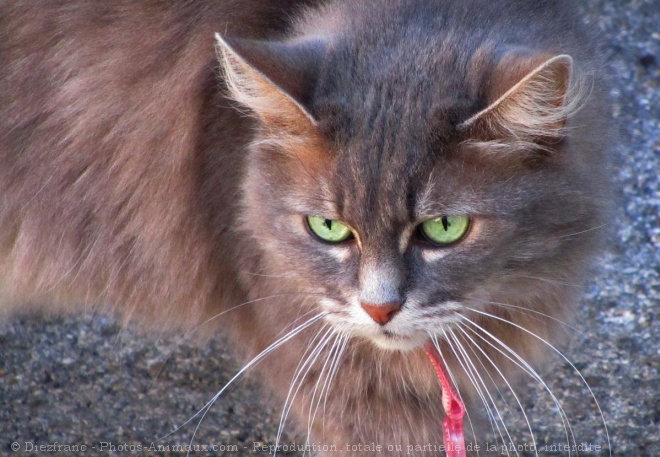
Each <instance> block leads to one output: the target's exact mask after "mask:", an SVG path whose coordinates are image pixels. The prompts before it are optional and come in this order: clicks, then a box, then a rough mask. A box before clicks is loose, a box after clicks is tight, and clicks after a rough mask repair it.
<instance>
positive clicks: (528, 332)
mask: <svg viewBox="0 0 660 457" xmlns="http://www.w3.org/2000/svg"><path fill="white" fill-rule="evenodd" d="M467 309H470V308H467ZM471 311H473V312H475V313H477V314H481V315H483V316H487V317H491V318H493V319H496V320H499V321H501V322H504V323H507V324H509V325H512V326H514V327H516V328H518V329H520V330H522V331H523V332H525V333H527V334H529V335H531V336H533V337H534V338H536V339H537V340H539V341H541V342H542V343H543V344H545V345H546V346H548V347H549V348H550V349H552V350H553V351H554V352H555V353H557V355H559V356H560V357H561V358H562V359H563V360H564V361H565V362H566V363H568V364H569V365H570V366H571V368H572V369H573V370H574V371H575V373H576V374H577V375H578V376H579V377H580V379H581V380H582V382H583V383H584V385H585V387H586V388H587V389H588V390H589V393H590V394H591V398H593V400H594V403H595V404H596V408H597V409H598V413H599V414H600V418H601V421H602V422H603V427H604V428H605V435H606V437H607V447H608V449H609V454H610V456H611V455H612V443H611V441H610V433H609V430H608V429H607V422H606V421H605V415H604V414H603V410H602V409H601V407H600V403H598V399H597V398H596V395H595V394H594V391H593V390H592V389H591V386H590V385H589V383H588V382H587V380H586V379H584V376H582V373H580V370H578V369H577V367H576V366H575V365H574V364H573V362H571V361H570V360H569V359H568V357H566V355H564V353H563V352H561V351H560V350H559V349H557V348H556V347H555V346H553V345H552V344H550V343H549V342H548V341H546V340H545V339H543V338H541V337H540V336H538V335H537V334H535V333H534V332H531V331H529V330H527V329H526V328H524V327H522V326H520V325H518V324H516V323H515V322H511V321H509V320H507V319H503V318H501V317H499V316H495V315H493V314H490V313H486V312H484V311H479V310H476V309H471Z"/></svg>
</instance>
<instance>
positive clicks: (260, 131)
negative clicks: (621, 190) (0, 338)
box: [0, 0, 609, 455]
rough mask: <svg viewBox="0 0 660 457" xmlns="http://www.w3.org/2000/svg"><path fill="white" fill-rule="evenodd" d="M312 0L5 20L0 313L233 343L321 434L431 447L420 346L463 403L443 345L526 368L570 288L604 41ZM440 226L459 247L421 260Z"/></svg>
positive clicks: (589, 250) (67, 8) (110, 9)
mask: <svg viewBox="0 0 660 457" xmlns="http://www.w3.org/2000/svg"><path fill="white" fill-rule="evenodd" d="M303 3H306V4H307V3H313V2H270V1H263V2H262V1H254V0H250V1H247V0H244V1H228V0H227V1H218V2H202V1H191V2H172V3H168V2H137V1H136V2H133V1H129V0H124V1H120V2H112V3H111V4H108V5H103V6H102V7H101V6H99V5H98V4H95V3H94V2H91V1H86V0H78V1H73V2H69V1H66V2H65V1H61V2H57V1H53V2H48V3H47V4H44V5H39V6H38V7H37V6H35V5H33V4H32V3H31V2H22V1H18V2H12V3H11V4H5V5H3V6H2V7H0V8H1V10H0V81H1V84H2V86H1V91H0V135H1V141H0V161H1V166H0V246H1V248H2V258H1V260H0V268H1V273H2V281H3V283H2V290H3V294H4V306H3V309H4V310H5V311H6V310H15V309H20V310H27V309H33V308H37V307H40V306H38V305H42V306H41V307H42V308H43V307H44V306H43V305H46V306H45V308H46V309H48V310H53V309H57V310H59V309H78V308H80V307H83V308H85V309H90V308H92V307H99V308H101V309H102V310H104V311H106V312H115V313H116V314H118V315H121V316H123V317H124V318H126V319H129V318H131V319H134V320H138V321H142V322H143V323H146V324H147V325H154V326H156V327H158V328H162V327H163V326H166V327H169V328H173V329H174V328H180V327H183V328H191V327H195V326H198V325H200V324H201V327H202V328H204V329H208V330H211V331H215V330H216V329H220V330H221V331H222V333H223V335H225V336H226V337H227V338H228V340H229V341H231V342H232V343H233V345H234V346H235V347H236V352H237V353H238V355H239V356H240V357H246V358H252V357H255V356H257V357H258V360H259V361H260V362H261V363H260V364H259V369H260V370H262V371H261V372H262V373H263V377H264V379H266V380H267V382H266V384H267V385H268V388H270V389H271V390H272V391H274V392H275V393H276V394H277V395H278V397H279V398H280V399H281V400H282V401H283V402H284V403H285V404H286V405H287V407H288V408H291V411H292V412H293V414H295V415H296V416H297V417H298V419H299V421H300V423H302V424H308V427H303V433H304V432H309V433H310V436H311V438H310V439H311V440H312V441H313V442H322V443H326V444H335V445H338V446H339V447H340V448H341V447H342V446H343V445H344V444H345V443H366V442H371V441H375V442H379V443H382V444H388V443H393V444H401V445H403V446H404V447H405V446H406V445H408V444H419V443H428V442H433V443H439V442H441V435H440V430H439V427H438V423H439V421H438V418H439V417H440V416H441V414H442V413H441V410H440V402H439V390H438V386H437V381H436V380H435V377H434V375H433V370H432V369H431V367H430V364H429V363H428V361H427V360H426V358H425V356H424V354H423V352H422V351H421V350H420V349H419V347H420V345H421V344H423V343H424V341H426V340H428V339H429V338H437V339H438V340H439V346H440V348H441V350H442V351H443V355H445V357H446V360H447V362H448V363H449V365H450V367H451V368H452V371H453V372H454V374H455V376H456V381H457V383H458V386H459V389H461V390H462V391H463V394H464V395H465V396H466V398H467V397H472V398H475V393H474V392H473V387H472V381H471V380H470V375H469V373H466V371H465V370H464V369H461V367H460V366H461V363H465V361H466V360H465V356H462V355H461V352H460V350H458V345H460V344H464V345H467V346H469V347H473V346H474V348H477V347H478V348H480V349H479V351H475V352H471V353H470V354H472V355H473V356H474V359H475V360H476V359H478V360H479V361H480V363H483V366H484V369H485V370H487V371H491V372H493V373H494V372H495V371H496V369H495V368H494V366H495V365H496V366H497V367H498V368H499V369H501V370H503V371H505V372H506V373H510V372H513V371H514V370H513V369H514V368H515V363H513V362H511V361H510V360H509V358H508V357H506V354H505V351H504V350H499V351H498V350H496V348H495V347H494V346H492V345H489V344H487V343H486V340H488V339H489V338H490V337H491V336H492V338H497V339H498V340H499V341H501V343H502V345H501V346H498V347H500V348H504V345H505V344H506V345H507V347H510V348H511V349H512V350H514V351H516V353H517V354H519V355H520V357H521V358H523V359H525V360H528V361H530V362H533V361H536V360H538V359H539V358H540V357H541V355H542V353H544V352H545V350H546V349H545V348H544V347H543V345H542V344H541V343H540V342H539V339H538V338H544V339H549V340H553V339H554V337H555V336H556V335H557V328H556V324H557V319H563V318H565V317H567V316H570V314H571V313H572V311H573V309H574V303H575V302H576V300H578V299H579V297H580V291H581V286H582V284H583V282H584V280H585V279H586V278H587V276H588V272H589V268H590V265H591V263H592V262H593V259H594V256H595V255H596V254H597V252H598V250H599V247H600V245H601V238H602V237H601V236H600V231H599V230H597V229H598V228H599V227H601V226H602V225H603V224H604V223H605V222H606V218H607V214H608V213H607V206H608V200H609V199H608V198H607V195H608V194H607V190H606V189H607V179H606V163H607V144H608V141H609V140H608V136H607V134H606V133H605V132H606V131H607V125H608V124H607V118H606V115H605V112H606V106H607V101H606V99H605V95H604V90H603V88H602V83H601V82H600V80H599V78H598V77H596V75H595V71H596V70H597V69H598V66H599V63H598V59H597V53H596V52H595V51H594V48H593V45H592V43H591V37H590V35H589V34H588V33H587V32H585V31H584V30H583V29H582V26H581V25H580V24H579V21H578V20H576V12H575V11H574V8H573V6H572V4H571V2H569V1H566V2H564V1H539V2H527V1H514V0H498V1H493V0H490V1H480V0H466V1H458V0H457V1H446V2H437V1H431V0H415V1H396V0H376V1H374V2H342V1H329V2H322V4H321V3H320V4H318V5H313V6H311V7H307V8H302V9H301V7H302V6H306V5H303ZM307 6H309V5H307ZM214 33H219V35H218V38H217V40H214ZM237 37H240V38H237ZM216 41H217V42H216ZM216 59H219V62H218V60H216ZM581 87H590V92H589V94H588V96H587V94H585V91H583V90H580V88H581ZM578 108H579V109H578ZM446 214H450V215H466V216H469V217H470V218H471V229H470V231H469V233H468V235H467V236H466V237H465V239H464V240H462V241H461V242H460V243H457V244H455V245H452V246H451V247H446V248H437V247H432V246H429V245H428V243H426V244H425V243H424V241H423V240H422V239H420V237H419V235H418V226H419V224H420V223H421V222H422V221H424V220H427V219H432V218H435V217H438V216H440V215H446ZM307 215H322V216H324V217H326V218H329V219H337V220H341V221H342V222H344V223H345V224H346V225H348V226H349V227H350V228H351V229H352V230H353V232H354V240H353V241H351V242H348V243H343V244H340V245H328V244H327V243H322V242H320V241H319V240H317V239H315V238H314V236H312V235H311V234H310V233H309V230H308V229H307V228H306V226H305V216H307ZM393 301H395V302H400V303H402V308H401V311H400V312H399V313H398V314H397V315H396V316H395V318H394V319H393V320H392V321H391V322H390V323H388V324H387V325H386V326H380V325H378V324H376V323H375V322H373V320H372V319H371V318H370V317H369V316H368V315H367V314H366V313H365V312H364V311H363V310H362V309H361V308H360V303H361V302H368V303H372V304H384V303H390V302H393ZM209 319H210V320H209ZM287 332H289V333H287ZM283 335H284V336H283ZM534 335H536V336H534ZM282 338H284V339H282ZM471 338H473V339H472V340H471ZM470 341H472V343H470ZM491 341H495V340H494V339H493V340H491ZM284 343H286V345H284ZM494 344H495V346H497V345H498V344H499V343H494ZM280 346H281V348H280ZM263 351H266V352H263ZM480 351H483V352H480ZM271 352H272V354H271ZM266 353H268V354H269V356H268V357H265V356H258V354H266ZM491 361H492V363H491ZM475 363H476V362H475ZM476 388H477V389H478V388H479V386H476ZM326 398H327V400H326ZM356 455H357V454H356Z"/></svg>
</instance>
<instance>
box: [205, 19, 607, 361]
mask: <svg viewBox="0 0 660 457" xmlns="http://www.w3.org/2000/svg"><path fill="white" fill-rule="evenodd" d="M327 33H328V32H327V31H319V33H313V31H310V30H308V31H306V32H305V34H303V35H302V36H297V37H295V38H291V39H288V40H285V41H281V42H262V41H251V40H244V39H235V38H228V37H220V36H218V50H219V52H220V59H221V63H222V66H223V69H224V74H225V76H226V81H227V85H228V89H229V94H230V97H231V98H233V99H234V100H235V101H236V102H237V103H238V105H237V108H238V109H244V110H246V111H247V112H249V113H251V114H252V115H253V116H254V117H255V119H256V123H255V125H256V131H255V139H254V142H253V143H252V144H251V146H250V150H249V155H250V156H249V165H248V167H247V171H246V176H245V180H244V187H243V191H244V196H243V205H244V219H243V221H242V228H243V229H244V230H246V231H247V232H248V233H249V234H250V235H251V236H252V237H253V240H254V243H255V244H257V245H259V246H260V248H261V250H262V252H263V258H264V262H265V264H266V266H265V268H267V269H268V271H267V273H269V274H272V275H287V276H289V277H294V278H296V281H297V283H298V284H299V287H300V290H302V291H303V292H305V293H308V294H310V295H311V296H312V297H313V300H312V301H313V302H314V304H315V306H317V307H318V308H319V309H320V310H324V311H327V312H328V315H327V316H326V319H327V320H328V321H329V322H331V323H332V324H333V325H334V327H335V328H337V329H339V330H341V331H343V332H346V333H348V334H351V335H354V336H357V337H362V338H365V339H367V340H370V341H371V342H373V343H374V344H375V345H377V346H378V347H382V348H387V349H394V350H407V349H412V348H415V347H419V346H421V345H422V344H423V343H424V342H425V341H426V340H428V338H429V335H430V334H432V335H438V336H442V334H443V332H444V331H446V330H447V329H451V328H453V327H456V326H461V325H465V322H464V319H466V318H467V319H470V320H471V321H473V322H476V323H483V322H485V321H489V320H488V319H486V318H485V315H482V314H479V313H478V312H485V313H488V314H492V315H495V316H498V317H502V318H503V319H506V320H509V321H513V322H518V323H521V324H523V323H524V326H525V327H526V328H530V327H531V328H532V331H534V332H536V333H539V334H541V335H543V334H544V331H545V330H546V329H547V328H548V327H549V326H550V324H551V323H552V321H551V320H548V319H544V318H539V317H540V316H543V315H546V316H547V315H549V316H551V317H553V318H556V317H559V316H561V315H562V314H563V313H565V312H566V311H567V310H568V309H570V308H571V307H572V304H573V301H574V300H575V299H576V296H577V293H579V292H580V287H579V286H580V285H581V283H582V280H583V275H584V271H585V267H586V265H587V264H588V260H589V258H590V256H591V254H592V251H593V249H594V247H595V246H596V244H597V242H596V239H597V238H598V237H593V236H582V234H583V233H585V232H588V231H590V230H592V229H593V228H594V227H597V226H599V225H601V224H602V221H601V219H600V218H599V209H598V208H599V205H600V203H598V198H599V195H597V192H598V188H599V187H598V186H599V184H598V183H599V182H600V181H599V178H598V177H595V176H593V175H590V173H589V161H590V160H593V158H594V157H597V155H595V153H594V152H593V149H594V148H595V147H596V146H594V144H595V143H593V142H592V141H591V140H590V139H589V138H588V137H589V135H590V132H589V130H588V126H580V125H576V124H575V123H574V122H573V119H574V118H576V116H575V112H576V107H577V102H578V100H579V97H576V94H575V91H576V88H579V84H578V78H576V76H575V75H576V65H575V62H574V61H573V59H572V58H571V57H570V56H568V55H565V54H560V53H552V52H545V51H538V50H533V49H527V48H520V47H507V46H496V45H494V44H493V43H492V42H489V41H488V40H486V41H478V40H477V41H475V42H474V43H462V44H461V43H455V42H453V41H452V38H451V37H447V36H444V37H438V38H434V37H428V36H427V37H426V39H410V40H402V39H400V37H397V36H395V35H392V36H389V35H387V34H384V35H381V36H378V37H376V36H371V35H370V34H369V33H368V31H365V32H364V33H363V35H364V36H360V37H358V38H356V37H346V36H341V35H337V36H332V35H328V34H327ZM411 33H413V32H411ZM581 127H584V129H581ZM490 321H491V322H493V320H492V319H490ZM498 324H499V323H498V322H493V323H492V324H491V327H492V328H494V327H498ZM491 327H486V328H491ZM500 327H501V325H500ZM503 332H504V333H507V332H508V333H507V334H511V333H515V332H516V329H515V328H513V329H512V328H509V329H508V330H506V331H503ZM500 333H501V332H500ZM502 337H503V338H507V336H506V335H504V336H502Z"/></svg>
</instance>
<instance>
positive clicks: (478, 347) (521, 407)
mask: <svg viewBox="0 0 660 457" xmlns="http://www.w3.org/2000/svg"><path fill="white" fill-rule="evenodd" d="M457 330H458V331H460V332H461V334H463V335H464V337H465V338H467V339H468V340H470V342H471V343H472V344H469V345H468V347H469V348H470V349H471V350H472V352H473V353H474V348H476V349H477V350H479V352H480V353H481V354H482V355H483V356H484V357H485V358H486V360H488V362H490V364H491V365H492V366H493V368H495V370H496V371H497V373H498V374H499V375H500V377H501V378H502V380H503V381H504V383H505V384H506V386H507V387H508V388H509V390H510V391H511V394H512V395H513V398H515V399H516V403H518V407H519V408H520V412H522V414H523V417H524V418H525V422H526V423H527V429H528V430H529V434H530V435H531V437H532V445H533V446H534V454H535V455H536V456H537V457H538V455H539V454H538V451H537V450H536V438H535V437H534V432H533V431H532V424H530V422H529V418H528V417H527V413H525V408H523V405H522V403H521V402H520V399H519V398H518V395H516V393H515V391H514V390H513V387H511V384H510V383H509V380H508V379H507V378H506V376H504V374H503V373H502V370H500V369H499V368H498V366H497V364H496V363H495V362H494V361H493V360H492V359H491V358H490V357H489V356H488V354H486V352H485V351H484V350H483V349H481V347H480V346H479V344H478V343H477V342H476V341H475V340H474V339H473V338H472V337H471V336H470V335H468V333H467V332H466V331H465V330H464V329H463V328H462V327H457ZM474 355H475V357H476V358H477V360H478V361H479V362H480V363H481V366H482V367H483V368H484V370H485V371H486V373H488V370H486V367H485V366H484V365H483V363H482V362H481V359H480V358H479V357H478V356H477V354H476V353H474ZM489 377H490V374H489ZM491 380H493V379H492V377H491ZM493 381H494V380H493ZM493 383H494V382H493ZM497 391H498V392H499V391H500V389H499V388H497ZM500 395H501V393H500Z"/></svg>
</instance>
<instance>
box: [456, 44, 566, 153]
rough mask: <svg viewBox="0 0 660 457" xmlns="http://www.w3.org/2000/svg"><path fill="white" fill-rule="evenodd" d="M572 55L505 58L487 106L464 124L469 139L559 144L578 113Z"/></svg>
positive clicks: (515, 144)
mask: <svg viewBox="0 0 660 457" xmlns="http://www.w3.org/2000/svg"><path fill="white" fill-rule="evenodd" d="M572 78H573V59H572V58H571V56H569V55H565V54H563V55H557V56H553V57H549V58H548V57H547V56H545V57H543V56H541V57H529V56H519V55H515V54H511V55H508V56H505V57H504V58H503V59H502V60H501V61H500V63H499V64H498V65H497V66H496V68H495V70H494V72H493V74H492V75H491V78H490V81H489V85H488V92H487V99H488V102H489V104H488V106H487V107H486V108H485V109H483V110H481V111H480V112H478V113H477V114H475V115H474V116H472V117H471V118H470V119H468V120H467V121H465V122H464V123H463V124H461V125H460V128H461V129H462V130H464V131H467V132H468V135H469V137H470V138H471V140H470V141H472V142H477V143H480V142H484V143H485V144H486V145H488V144H491V145H500V146H505V147H509V148H510V149H511V148H512V149H518V148H520V149H530V148H534V147H536V146H543V145H549V144H550V145H551V144H556V143H557V142H558V141H559V140H561V139H562V138H563V137H564V135H565V130H566V129H565V127H566V123H567V120H568V118H569V117H570V116H571V115H572V114H573V113H574V112H575V109H576V105H577V99H576V97H575V96H574V95H575V94H574V93H573V92H574V89H575V88H574V87H573V86H572V84H573V81H572Z"/></svg>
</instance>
